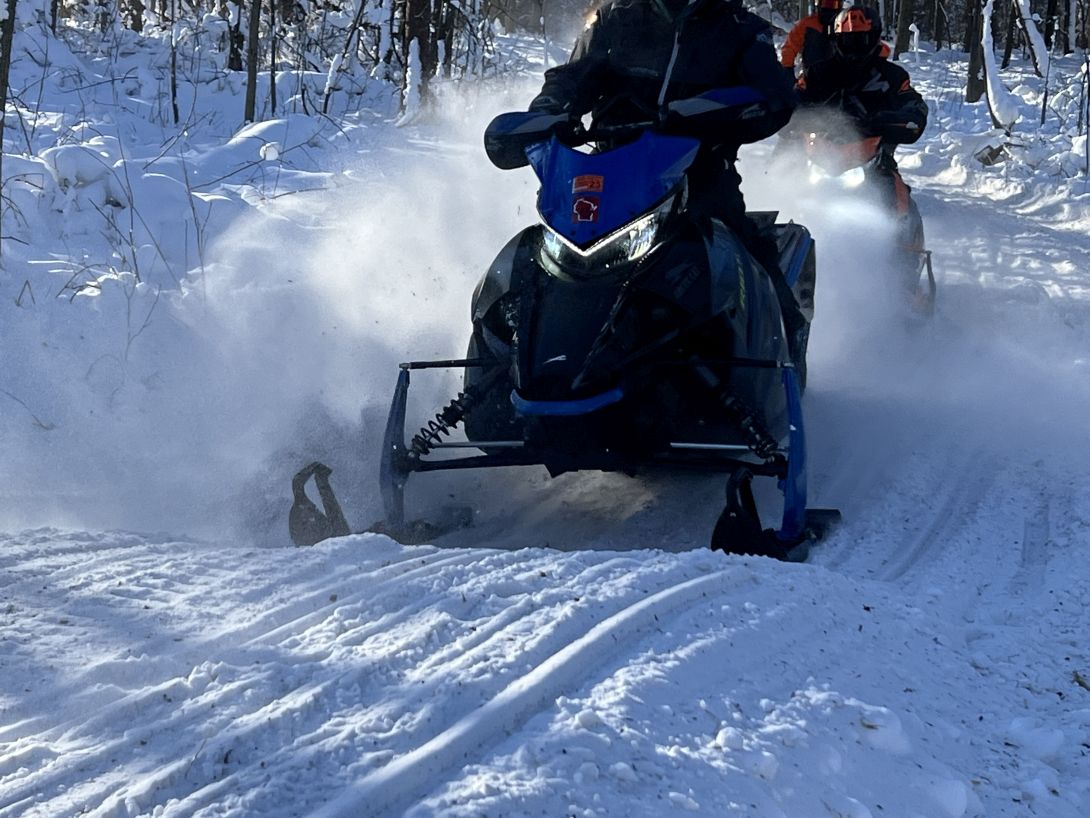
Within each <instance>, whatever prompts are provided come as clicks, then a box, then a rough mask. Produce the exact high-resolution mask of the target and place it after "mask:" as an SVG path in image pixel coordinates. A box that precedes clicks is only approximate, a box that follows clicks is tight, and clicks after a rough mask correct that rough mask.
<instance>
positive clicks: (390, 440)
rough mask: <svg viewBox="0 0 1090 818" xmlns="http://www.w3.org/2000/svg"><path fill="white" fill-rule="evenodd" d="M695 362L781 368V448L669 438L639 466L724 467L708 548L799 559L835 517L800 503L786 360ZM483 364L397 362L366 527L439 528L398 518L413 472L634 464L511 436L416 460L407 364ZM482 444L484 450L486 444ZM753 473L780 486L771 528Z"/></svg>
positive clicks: (791, 382) (796, 404)
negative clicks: (377, 504)
mask: <svg viewBox="0 0 1090 818" xmlns="http://www.w3.org/2000/svg"><path fill="white" fill-rule="evenodd" d="M689 363H690V364H692V363H693V362H689ZM699 363H715V364H728V365H731V366H754V367H761V368H775V369H780V370H781V371H782V373H783V378H782V380H783V386H784V390H785V395H786V400H787V410H788V421H789V429H790V431H789V435H788V448H787V451H786V452H785V451H784V450H783V449H782V448H780V447H777V449H776V450H775V452H773V454H772V456H771V457H770V458H768V459H766V460H765V461H764V462H752V461H750V460H742V459H740V456H741V455H751V454H752V451H751V450H750V448H749V447H748V446H744V445H737V444H701V443H687V442H677V443H671V444H670V452H671V453H670V454H668V455H666V454H660V455H658V456H654V457H651V458H649V459H648V460H646V461H642V462H641V463H640V464H639V465H640V466H644V467H646V466H657V465H661V466H669V467H671V468H680V469H690V470H697V471H704V472H708V471H712V472H720V473H727V474H729V475H730V480H729V481H728V484H727V495H728V497H727V507H726V508H725V509H724V511H723V515H722V516H721V517H720V520H719V522H718V523H717V524H716V528H715V534H713V538H712V548H715V549H721V550H724V551H730V552H735V553H747V554H759V555H765V556H772V557H776V558H778V559H785V560H797V561H802V560H805V559H806V555H807V553H808V551H809V546H810V544H811V543H812V542H814V541H816V540H820V539H822V538H823V537H824V536H825V534H826V533H827V532H828V530H829V529H830V528H831V527H832V525H834V524H835V523H836V522H837V521H838V520H839V519H840V512H839V511H836V510H834V509H807V508H806V440H805V432H804V428H803V420H802V397H801V392H800V389H799V383H798V378H797V376H796V374H795V371H794V367H793V366H792V365H791V364H785V363H782V362H779V361H768V360H753V359H728V360H722V361H712V362H705V361H700V362H699ZM485 365H486V361H484V360H482V359H479V358H467V359H447V360H438V361H411V362H407V363H402V364H400V365H399V369H400V372H399V373H398V379H397V385H396V387H395V389H394V397H393V400H392V402H391V405H390V412H389V416H388V418H387V422H386V430H385V434H384V437H383V444H382V445H383V449H382V457H381V463H380V469H379V482H380V489H381V493H382V501H383V508H384V511H385V520H383V521H382V522H380V523H377V524H376V525H375V526H373V527H372V529H371V530H373V531H380V532H382V533H385V534H388V535H390V536H392V537H393V538H394V539H398V540H400V541H402V542H406V543H409V542H413V541H415V542H421V541H423V540H421V539H420V538H421V537H428V536H434V535H436V534H439V533H442V531H441V530H438V529H436V528H435V527H434V526H429V525H427V524H423V526H422V524H420V523H408V522H406V520H405V486H406V484H407V482H408V479H409V476H410V475H411V474H412V473H413V472H430V471H451V470H461V469H475V468H492V467H500V466H539V465H543V466H546V467H547V468H549V469H550V471H553V470H556V471H557V472H558V473H559V472H561V471H580V470H598V471H620V472H629V473H631V472H632V471H633V466H634V464H633V463H632V462H631V461H630V460H629V459H627V458H623V457H621V456H617V455H612V454H610V453H608V452H600V453H595V454H593V455H591V456H587V455H585V454H580V455H575V454H571V453H564V452H556V451H550V452H542V451H541V450H539V449H536V448H533V447H530V446H527V445H526V444H525V443H524V442H523V441H516V440H507V441H464V442H462V441H449V442H448V441H442V442H439V441H435V442H433V443H432V445H430V446H429V450H432V449H479V450H482V451H484V452H485V453H483V454H479V455H469V456H464V457H455V458H448V459H442V460H425V459H423V457H422V456H421V455H419V454H417V453H416V452H414V451H413V450H412V449H411V448H410V447H409V446H408V445H406V443H405V415H406V410H407V406H408V392H409V383H410V377H409V373H410V371H412V370H414V369H439V368H468V367H483V366H485ZM489 449H491V450H492V451H488V450H489ZM497 450H498V451H497ZM754 476H766V477H774V478H776V480H777V482H778V484H779V487H780V489H781V491H782V492H783V495H784V511H783V520H782V523H781V526H780V528H779V529H778V530H776V529H763V528H762V527H761V524H760V517H759V515H758V513H757V509H756V504H755V503H754V502H753V499H752V489H751V487H750V482H751V480H752V478H753V477H754Z"/></svg>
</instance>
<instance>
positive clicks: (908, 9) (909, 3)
mask: <svg viewBox="0 0 1090 818" xmlns="http://www.w3.org/2000/svg"><path fill="white" fill-rule="evenodd" d="M915 17H916V0H901V8H900V10H899V11H898V14H897V39H896V40H895V41H894V44H893V59H897V58H898V57H900V56H901V54H902V53H903V52H905V51H908V49H909V47H910V45H911V42H910V41H911V39H912V32H911V31H910V30H909V26H911V25H912V23H913V22H914V19H915Z"/></svg>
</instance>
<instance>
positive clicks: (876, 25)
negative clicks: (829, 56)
mask: <svg viewBox="0 0 1090 818" xmlns="http://www.w3.org/2000/svg"><path fill="white" fill-rule="evenodd" d="M881 42H882V18H881V17H879V16H878V12H877V11H876V10H875V9H872V8H864V7H862V6H853V7H852V8H850V9H844V11H842V12H840V14H838V15H837V16H836V22H834V23H833V47H834V48H835V49H836V52H837V53H838V54H839V55H840V56H841V57H844V58H845V59H849V60H864V59H866V58H867V57H870V56H871V55H872V54H875V53H877V51H878V45H879V43H881Z"/></svg>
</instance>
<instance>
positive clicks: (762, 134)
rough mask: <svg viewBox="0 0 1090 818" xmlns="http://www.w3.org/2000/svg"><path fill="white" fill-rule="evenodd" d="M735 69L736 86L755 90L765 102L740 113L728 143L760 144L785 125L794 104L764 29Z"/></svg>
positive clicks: (791, 89) (790, 85)
mask: <svg viewBox="0 0 1090 818" xmlns="http://www.w3.org/2000/svg"><path fill="white" fill-rule="evenodd" d="M738 66H739V80H740V82H739V85H744V86H748V87H749V88H752V89H754V90H755V91H757V92H758V93H759V94H761V95H762V96H763V97H764V99H763V101H762V102H760V103H758V104H755V105H751V106H749V107H748V108H745V109H743V110H742V111H740V112H739V116H738V119H737V121H736V123H735V125H734V126H733V127H732V129H731V141H733V142H737V143H738V144H746V143H749V142H759V141H760V140H762V139H766V138H768V137H770V136H772V134H774V133H776V131H778V130H779V129H780V128H782V127H783V126H784V125H786V124H787V121H788V120H789V119H790V118H791V112H792V111H793V110H794V108H795V104H796V96H795V88H794V84H793V83H792V80H791V78H790V77H788V76H787V75H786V74H785V73H784V72H783V71H782V70H778V69H777V67H776V49H775V48H774V47H773V45H772V33H771V30H770V29H769V28H768V27H767V26H763V27H762V29H761V30H759V31H758V33H757V36H756V37H754V39H753V41H752V42H751V43H750V45H749V47H748V48H746V49H745V51H743V53H742V55H741V59H740V61H739V64H738Z"/></svg>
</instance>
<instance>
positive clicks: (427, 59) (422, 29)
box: [402, 0, 437, 96]
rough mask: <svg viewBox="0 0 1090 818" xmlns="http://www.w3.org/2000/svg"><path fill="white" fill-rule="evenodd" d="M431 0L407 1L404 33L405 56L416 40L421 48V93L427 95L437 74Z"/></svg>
mask: <svg viewBox="0 0 1090 818" xmlns="http://www.w3.org/2000/svg"><path fill="white" fill-rule="evenodd" d="M431 11H432V10H431V2H430V0H405V26H404V31H403V32H402V42H403V43H404V49H403V52H402V53H404V54H408V53H409V43H411V42H412V41H413V40H416V42H417V45H418V46H419V48H420V74H421V76H420V91H421V94H423V95H425V96H426V95H427V91H428V81H429V80H430V79H431V77H432V75H433V74H434V73H435V63H436V57H437V55H436V47H435V38H434V36H433V32H432V30H431Z"/></svg>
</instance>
